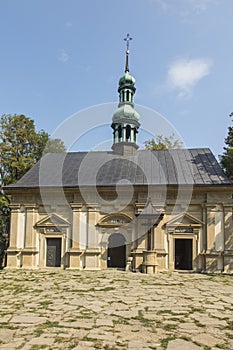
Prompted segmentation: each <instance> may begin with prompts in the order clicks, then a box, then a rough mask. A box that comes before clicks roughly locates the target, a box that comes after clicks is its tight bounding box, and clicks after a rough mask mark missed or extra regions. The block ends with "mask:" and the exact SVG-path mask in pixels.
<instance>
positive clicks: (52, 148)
mask: <svg viewBox="0 0 233 350" xmlns="http://www.w3.org/2000/svg"><path fill="white" fill-rule="evenodd" d="M62 152H66V147H65V144H64V142H63V141H62V140H61V139H48V141H47V143H46V146H45V148H44V154H45V153H62Z"/></svg>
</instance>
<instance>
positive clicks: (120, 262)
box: [107, 233, 126, 269]
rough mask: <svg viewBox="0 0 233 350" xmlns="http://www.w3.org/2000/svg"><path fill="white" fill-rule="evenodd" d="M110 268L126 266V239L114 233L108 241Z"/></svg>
mask: <svg viewBox="0 0 233 350" xmlns="http://www.w3.org/2000/svg"><path fill="white" fill-rule="evenodd" d="M107 259H108V261H107V266H108V267H115V268H117V267H118V268H122V269H124V268H125V266H126V244H125V237H124V236H123V235H122V234H120V233H113V234H112V235H111V236H110V237H109V240H108V258H107Z"/></svg>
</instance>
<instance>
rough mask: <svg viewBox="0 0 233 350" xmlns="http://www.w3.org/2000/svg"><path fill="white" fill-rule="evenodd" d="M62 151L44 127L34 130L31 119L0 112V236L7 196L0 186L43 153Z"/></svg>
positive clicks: (5, 222)
mask: <svg viewBox="0 0 233 350" xmlns="http://www.w3.org/2000/svg"><path fill="white" fill-rule="evenodd" d="M44 150H45V152H64V151H65V150H66V149H65V146H64V143H63V142H62V141H61V140H60V139H50V138H49V134H48V133H47V132H45V131H44V130H40V131H39V132H37V131H36V129H35V124H34V121H33V120H32V119H30V118H27V117H26V116H25V115H22V114H20V115H5V114H4V115H3V116H2V117H1V118H0V189H1V193H0V235H1V233H3V232H4V231H5V230H6V228H7V225H8V222H9V202H10V198H9V197H8V196H7V195H6V194H5V193H4V191H3V187H4V186H6V185H9V184H12V183H15V182H17V181H18V180H19V179H20V178H21V177H22V176H23V175H24V174H25V173H26V172H27V171H28V170H29V169H30V168H31V167H32V166H33V165H34V164H35V163H36V162H37V161H38V160H39V159H40V158H41V157H42V155H43V152H44Z"/></svg>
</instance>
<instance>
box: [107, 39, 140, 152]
mask: <svg viewBox="0 0 233 350" xmlns="http://www.w3.org/2000/svg"><path fill="white" fill-rule="evenodd" d="M124 40H125V41H126V61H125V74H124V75H123V76H122V77H121V78H120V80H119V87H118V93H119V104H118V108H117V110H116V111H115V112H114V114H113V117H112V125H111V127H112V129H113V145H112V150H113V152H114V153H116V154H121V155H133V154H135V152H136V150H137V149H138V145H137V134H138V129H139V127H140V123H139V117H140V116H139V114H138V112H137V111H136V110H135V109H134V94H135V91H136V88H135V86H134V85H135V78H134V77H133V76H132V75H131V74H130V73H129V42H130V40H132V38H131V37H130V35H129V34H127V36H126V38H125V39H124Z"/></svg>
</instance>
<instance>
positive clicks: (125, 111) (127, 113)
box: [112, 103, 140, 122]
mask: <svg viewBox="0 0 233 350" xmlns="http://www.w3.org/2000/svg"><path fill="white" fill-rule="evenodd" d="M139 117H140V116H139V113H138V112H137V111H136V110H135V109H134V108H133V107H132V105H131V104H127V103H125V104H122V105H121V106H119V107H118V108H117V110H116V111H115V112H114V114H113V117H112V121H113V122H119V121H121V120H122V119H123V118H125V119H132V120H135V121H138V120H139Z"/></svg>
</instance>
